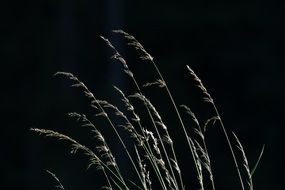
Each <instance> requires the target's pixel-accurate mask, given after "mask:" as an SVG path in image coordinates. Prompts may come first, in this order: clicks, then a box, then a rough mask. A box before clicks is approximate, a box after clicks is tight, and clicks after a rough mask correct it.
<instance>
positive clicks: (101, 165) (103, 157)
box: [31, 30, 264, 190]
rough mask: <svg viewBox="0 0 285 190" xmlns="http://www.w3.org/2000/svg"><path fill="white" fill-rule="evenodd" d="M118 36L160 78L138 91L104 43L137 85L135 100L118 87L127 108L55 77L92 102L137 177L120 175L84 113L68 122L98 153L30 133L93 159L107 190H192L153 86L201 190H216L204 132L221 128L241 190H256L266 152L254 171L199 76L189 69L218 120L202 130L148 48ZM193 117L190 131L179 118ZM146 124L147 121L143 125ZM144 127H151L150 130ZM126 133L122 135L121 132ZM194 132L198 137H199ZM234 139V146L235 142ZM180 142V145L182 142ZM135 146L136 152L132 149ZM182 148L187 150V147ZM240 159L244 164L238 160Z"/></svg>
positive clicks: (105, 142) (71, 77) (55, 135)
mask: <svg viewBox="0 0 285 190" xmlns="http://www.w3.org/2000/svg"><path fill="white" fill-rule="evenodd" d="M113 32H114V33H115V34H116V35H120V36H121V37H122V38H124V39H126V40H127V43H128V45H129V46H131V47H133V48H135V49H136V50H137V51H138V52H139V53H140V59H141V60H142V61H145V62H147V63H148V64H151V65H152V66H153V69H154V71H155V72H156V77H157V80H155V81H151V82H147V83H145V84H144V85H139V82H138V81H137V79H136V76H135V74H134V73H133V72H132V71H131V69H130V68H129V66H128V63H127V61H126V60H125V59H124V57H123V56H122V55H121V54H120V53H119V52H118V51H117V48H116V47H115V46H114V45H113V44H112V43H111V42H110V41H109V40H108V39H107V38H105V37H102V36H101V38H102V40H103V41H105V42H106V44H107V46H109V48H110V49H111V50H112V51H113V56H112V57H111V58H112V59H114V60H116V61H118V62H119V63H121V65H122V68H123V71H124V73H125V74H126V75H127V76H128V78H129V80H130V81H131V82H132V83H133V84H134V87H135V89H133V92H134V93H132V94H125V93H124V92H123V91H122V90H121V89H120V88H118V87H116V86H114V91H115V92H116V93H117V94H118V95H119V96H120V97H121V100H122V102H123V103H124V108H119V106H117V105H114V104H112V103H111V102H108V101H106V100H101V99H98V98H97V97H96V96H95V95H94V94H93V93H92V92H91V91H90V90H89V89H88V87H87V86H86V85H85V84H84V83H83V82H82V81H81V80H80V79H78V78H77V77H76V76H74V75H73V74H72V73H67V72H57V73H56V74H55V75H56V76H58V77H63V78H66V79H67V80H69V81H71V83H72V85H71V87H75V88H77V89H79V90H80V91H81V92H82V93H84V95H85V96H86V98H87V99H88V100H89V102H90V106H92V107H93V108H94V109H95V112H96V113H95V115H96V117H102V118H104V119H105V120H106V121H107V123H108V125H109V127H110V128H111V129H112V130H113V132H114V138H116V139H117V140H118V142H119V143H120V145H121V146H122V152H124V154H125V155H126V157H127V159H128V162H129V163H130V166H131V167H132V170H133V171H134V173H135V177H134V176H129V175H127V174H126V173H125V172H122V170H123V169H124V168H122V167H121V166H120V164H119V163H118V162H117V160H116V157H117V156H118V155H116V154H115V151H114V150H113V149H112V148H111V146H109V143H110V141H111V139H105V138H104V135H103V133H102V131H101V130H103V129H102V128H99V127H97V126H95V124H94V122H93V119H89V118H87V116H86V115H84V114H82V113H76V112H73V113H69V114H68V117H70V118H74V119H75V120H77V121H78V123H79V124H80V125H81V126H84V127H87V128H88V129H89V130H90V132H91V133H92V134H93V135H94V137H95V138H96V145H95V149H94V150H93V149H91V148H89V147H87V145H84V144H81V143H80V142H78V141H77V140H75V139H73V138H72V137H70V136H67V135H65V134H62V133H59V132H56V131H53V130H48V129H37V128H33V129H31V130H32V131H34V132H36V133H38V134H40V135H43V136H47V137H51V138H55V139H60V140H63V141H67V142H69V143H70V144H71V154H75V153H77V152H78V151H81V152H83V153H84V154H85V155H86V156H87V157H88V158H89V164H88V168H89V167H96V168H97V169H98V170H99V172H102V174H103V175H104V178H105V181H106V183H105V185H104V186H103V187H102V188H104V189H126V190H127V189H140V190H150V189H153V184H156V186H159V188H160V189H162V190H168V189H170V190H184V189H193V188H192V187H190V186H189V183H186V182H185V181H188V179H186V177H187V176H186V175H184V173H183V172H184V171H185V169H183V168H180V162H181V160H182V158H180V157H179V155H178V154H177V149H178V148H179V147H181V146H182V145H179V144H177V143H176V142H178V140H176V139H175V138H173V136H174V135H173V134H171V131H172V132H173V130H169V128H168V127H167V124H166V123H165V122H164V119H163V118H162V116H161V115H160V112H159V111H157V108H156V107H155V105H154V104H153V103H152V102H151V101H150V99H149V98H148V97H146V95H145V94H144V88H147V87H150V86H155V87H157V88H160V89H161V90H162V91H164V92H165V95H166V96H167V97H168V98H169V102H170V103H169V106H171V107H172V108H173V110H174V113H175V114H174V115H173V117H177V119H178V120H177V121H178V123H177V126H175V127H176V128H178V129H177V130H180V131H181V134H183V135H182V137H181V138H183V139H184V141H185V142H186V149H187V151H188V153H189V154H190V155H191V157H192V161H193V162H192V161H188V162H187V167H188V168H187V170H190V171H193V172H194V175H195V176H197V182H198V185H199V189H201V190H204V189H213V190H215V189H216V185H215V178H214V172H213V169H212V168H213V167H212V162H211V156H210V154H209V152H208V147H207V142H206V137H205V132H206V130H207V127H209V126H210V125H213V124H216V125H219V126H220V127H221V128H222V132H223V134H224V137H225V139H226V142H227V145H228V147H229V151H230V153H231V155H232V160H233V165H234V166H235V169H236V176H237V179H238V180H239V184H240V189H242V190H246V189H249V190H253V179H252V177H253V174H254V171H255V170H256V167H257V165H258V164H259V161H260V158H261V156H262V154H263V150H264V147H263V148H262V151H261V153H260V156H259V158H258V160H257V162H256V164H255V165H254V166H253V167H252V168H253V169H252V170H251V168H250V166H249V162H248V159H247V157H246V154H245V150H244V148H243V146H242V144H241V143H240V141H239V139H238V137H237V135H236V134H235V133H229V132H228V130H227V129H226V128H225V126H224V123H223V121H222V119H221V116H220V113H219V111H218V109H217V107H216V104H215V102H214V100H213V98H212V97H211V95H210V93H209V92H208V90H207V89H206V87H205V86H204V84H203V83H202V81H201V80H200V78H199V77H198V76H197V75H196V73H195V72H194V71H193V70H192V69H191V68H190V66H188V65H187V66H186V69H187V71H188V72H189V76H191V77H192V78H193V80H194V81H195V83H196V84H197V87H198V88H199V90H200V91H201V92H202V94H203V97H202V98H203V100H204V101H205V102H207V103H209V104H210V105H211V106H212V107H213V109H214V115H213V116H211V117H210V118H209V119H207V120H206V122H205V123H204V124H203V125H201V124H200V122H199V121H198V119H197V117H196V116H195V114H194V113H193V112H192V111H191V109H190V107H189V106H188V105H177V104H176V102H175V100H174V98H173V95H172V93H171V91H170V89H169V87H168V84H167V82H166V81H165V79H164V77H163V75H162V74H161V72H160V70H159V68H158V67H157V65H156V63H155V61H154V59H153V57H152V56H151V55H150V54H149V53H148V52H147V51H146V50H145V48H144V47H143V46H142V45H141V44H140V43H139V42H138V41H137V40H136V38H135V37H134V36H132V35H130V34H128V33H126V32H124V31H122V30H115V31H113ZM136 101H139V102H141V104H143V105H144V109H145V114H144V115H143V116H142V115H140V114H141V112H139V111H138V110H137V104H135V103H134V102H136ZM182 111H183V112H186V113H187V114H189V116H190V118H191V119H192V120H193V123H194V125H193V126H188V125H187V126H186V124H185V122H184V120H183V118H182V116H181V115H182V114H181V112H182ZM114 115H115V116H117V117H119V118H120V120H121V121H122V122H118V120H116V119H114V117H113V116H114ZM144 120H148V122H145V121H144ZM146 123H148V125H147V126H146ZM121 129H124V130H121ZM192 132H194V133H195V135H191V134H193V133H192ZM123 133H127V134H128V136H129V137H130V138H124V136H123ZM231 139H232V140H231ZM179 142H181V141H179ZM132 143H133V147H132V146H129V144H132ZM183 147H184V144H183ZM235 147H237V148H235ZM239 157H241V158H242V159H238V158H239ZM47 172H48V173H49V174H50V175H51V176H52V177H53V179H54V180H55V181H56V182H57V183H58V186H57V187H58V188H60V189H64V187H63V185H62V184H61V182H60V180H59V179H58V178H57V177H56V175H55V174H54V173H52V172H50V171H47Z"/></svg>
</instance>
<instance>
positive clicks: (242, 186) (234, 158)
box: [211, 100, 244, 190]
mask: <svg viewBox="0 0 285 190" xmlns="http://www.w3.org/2000/svg"><path fill="white" fill-rule="evenodd" d="M211 103H212V105H213V107H214V110H215V112H216V114H217V116H218V118H219V121H220V124H221V127H222V130H223V132H224V135H225V137H226V140H227V143H228V145H229V148H230V151H231V154H232V156H233V160H234V163H235V167H236V170H237V173H238V177H239V181H240V185H241V188H242V190H244V184H243V180H242V177H241V173H240V170H239V166H238V163H237V159H236V156H235V153H234V151H233V148H232V143H231V141H230V139H229V137H228V133H227V131H226V128H225V126H224V123H223V121H222V119H221V116H220V114H219V111H218V109H217V107H216V105H215V103H214V101H213V100H212V102H211Z"/></svg>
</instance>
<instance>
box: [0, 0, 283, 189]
mask: <svg viewBox="0 0 285 190" xmlns="http://www.w3.org/2000/svg"><path fill="white" fill-rule="evenodd" d="M284 8H285V3H283V2H281V1H280V2H278V1H276V2H274V1H270V2H269V1H264V2H263V1H236V2H235V1H230V2H227V1H225V2H223V1H215V2H213V1H160V0H157V1H150V0H145V1H135V0H125V1H123V0H105V1H99V0H93V1H88V0H81V1H79V0H77V1H76V0H48V1H44V0H38V1H21V2H17V1H6V2H5V3H2V4H1V6H0V9H1V10H0V12H1V133H0V134H1V153H0V161H1V162H0V163H1V177H0V180H1V188H3V189H52V188H53V185H54V184H53V181H52V179H51V178H50V176H48V175H47V174H46V173H45V172H44V170H45V169H49V170H51V171H53V172H54V173H56V174H57V175H58V177H59V178H61V179H62V182H63V183H64V185H65V186H66V189H69V190H72V189H79V188H82V189H98V188H97V185H98V184H101V183H100V179H101V178H100V176H97V175H96V174H95V173H96V170H95V169H90V170H88V171H86V166H87V160H86V158H85V157H84V156H81V155H80V154H79V155H76V156H70V155H69V153H68V150H67V145H66V144H64V143H59V142H56V141H52V140H50V139H47V138H42V137H38V136H37V135H35V134H34V133H32V132H31V131H29V128H31V127H37V128H48V129H53V130H57V131H61V132H65V133H67V134H69V135H71V136H74V137H78V138H80V139H82V140H83V141H84V142H86V143H89V141H90V139H88V138H87V137H86V138H85V135H86V134H85V133H83V132H81V130H78V127H77V126H78V124H76V122H74V121H72V120H70V119H68V118H67V117H66V115H65V114H66V113H67V112H70V111H78V112H82V113H85V112H87V114H89V115H90V114H91V113H90V110H89V109H88V102H87V101H86V100H85V98H84V97H83V96H82V95H81V94H80V92H78V91H77V90H75V89H70V88H68V85H69V83H68V82H67V81H65V80H61V79H60V78H56V77H54V76H53V74H54V73H55V72H56V71H67V72H72V73H74V74H75V75H76V76H78V77H79V78H80V79H81V80H82V81H84V82H85V83H86V84H87V85H88V86H89V87H90V89H91V90H92V91H94V93H95V94H96V95H97V96H98V97H99V98H106V99H108V100H111V101H112V100H114V99H116V97H115V95H114V94H115V93H114V92H113V89H112V85H118V86H120V87H121V88H123V89H125V90H126V91H127V92H132V91H131V90H130V89H131V87H132V85H131V84H130V83H129V82H128V81H127V77H125V75H124V74H123V72H122V70H121V67H120V65H118V64H117V63H115V62H113V61H111V60H110V59H109V56H110V55H111V51H110V50H109V48H108V47H107V46H106V44H105V43H104V42H103V41H102V40H101V39H100V38H99V36H100V35H104V36H105V37H107V38H109V39H110V40H112V41H113V42H114V43H115V44H116V45H117V46H118V48H119V49H120V50H121V51H122V54H123V55H124V56H126V58H129V60H131V61H130V62H129V66H130V67H131V68H132V70H133V71H134V72H135V73H136V74H137V75H138V77H139V79H141V83H143V81H144V82H145V81H148V80H149V79H152V78H151V76H152V74H154V72H153V71H151V68H152V67H150V66H149V63H146V62H138V60H136V59H135V57H137V55H136V53H137V52H136V51H133V50H132V49H131V48H129V47H126V46H125V41H124V40H123V39H122V38H120V37H119V36H118V35H114V34H112V32H111V30H113V29H123V30H125V31H127V32H129V33H131V34H133V35H135V36H136V38H137V39H138V40H139V41H140V42H141V43H142V44H143V45H144V46H145V48H146V49H147V51H148V52H150V53H151V54H152V56H154V58H155V61H156V63H157V65H158V67H159V68H161V71H162V73H163V74H164V76H165V78H166V80H167V81H168V82H169V83H168V84H169V87H170V88H171V89H172V91H173V94H174V98H175V99H176V100H177V101H176V102H177V104H184V103H185V104H188V105H191V107H192V108H193V110H194V111H195V112H196V113H197V116H198V118H200V119H201V122H203V121H205V120H206V119H207V118H208V117H209V116H211V107H210V106H209V105H207V104H204V103H203V102H202V101H201V94H199V93H198V91H197V89H196V88H195V87H193V85H195V84H194V83H193V80H192V78H191V77H190V76H189V74H188V73H187V71H186V67H185V65H187V64H188V65H190V66H191V67H192V68H193V69H194V70H195V71H196V73H197V74H198V75H199V76H200V77H201V78H202V80H203V82H204V84H205V85H206V86H207V88H208V90H209V92H210V93H211V94H212V96H213V98H214V99H215V102H216V105H217V107H218V108H219V110H220V113H221V115H222V117H223V119H224V123H225V124H226V127H227V128H228V129H229V130H233V131H235V132H236V134H237V135H238V136H239V137H240V140H241V141H242V143H243V144H244V148H245V150H246V152H247V153H248V158H249V162H250V164H251V165H253V163H254V161H255V160H256V158H257V156H258V154H259V151H260V149H261V147H262V145H263V144H265V145H266V148H265V153H264V157H263V159H262V161H261V165H260V166H259V168H258V170H257V173H256V174H255V176H254V182H255V189H260V190H263V189H264V190H265V189H282V183H283V181H282V180H283V179H284V164H283V163H284V155H283V143H284V139H283V137H284V129H283V127H284V117H283V116H284V111H283V109H284V100H283V99H284V85H283V83H284V81H285V80H284V74H283V69H284V53H283V52H284V43H285V39H284V30H285V27H284V18H285V17H284V14H285V12H284ZM154 78H157V76H156V77H154ZM146 93H147V94H149V95H150V96H151V97H152V100H153V102H157V104H158V105H157V106H158V109H159V110H161V114H162V116H164V117H165V118H166V122H168V123H169V128H171V129H170V130H172V131H176V128H175V127H177V126H175V125H174V124H175V123H177V121H176V118H175V117H174V116H175V115H174V113H173V110H172V108H169V107H170V103H169V101H168V100H167V99H166V98H165V99H164V98H162V97H164V96H165V94H164V93H161V92H160V91H157V90H155V89H154V90H153V89H152V90H149V91H147V92H146ZM114 101H115V102H116V101H117V100H114ZM172 116H173V117H172ZM172 118H173V119H172ZM93 119H94V118H93ZM95 121H96V119H95ZM220 129H221V128H220V127H219V125H215V126H214V127H212V128H211V129H209V130H208V135H209V137H208V138H209V144H210V148H211V151H210V153H211V155H212V159H213V165H214V166H213V167H214V170H215V178H216V183H217V189H240V188H239V186H238V185H239V184H238V180H237V176H236V173H235V171H234V167H233V163H232V160H231V157H230V154H229V150H228V148H227V146H226V144H225V140H224V137H223V135H222V131H221V130H220ZM106 130H107V132H106V135H107V137H109V139H110V141H111V143H112V141H113V140H112V136H111V135H110V134H111V132H110V133H109V132H108V130H109V129H106ZM107 139H108V138H107ZM114 141H115V140H114ZM178 142H180V141H178ZM181 143H182V145H179V154H183V153H184V147H183V142H181ZM118 149H119V147H118ZM121 152H122V151H120V149H119V150H118V153H119V154H121ZM185 157H186V158H187V155H186V156H185ZM118 159H119V160H121V162H122V163H123V161H124V160H123V159H124V155H121V157H120V158H118ZM182 165H183V168H188V169H185V170H187V173H189V174H185V178H188V176H189V179H191V175H190V174H191V173H193V172H191V161H187V160H183V163H182ZM189 165H190V166H189ZM125 167H127V166H125ZM126 171H127V170H126ZM192 177H193V176H192ZM185 181H187V180H185ZM188 182H189V183H188ZM191 184H192V182H191V180H188V181H187V185H189V186H188V188H187V189H190V185H191ZM192 189H193V188H192ZM194 189H195V188H194Z"/></svg>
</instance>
